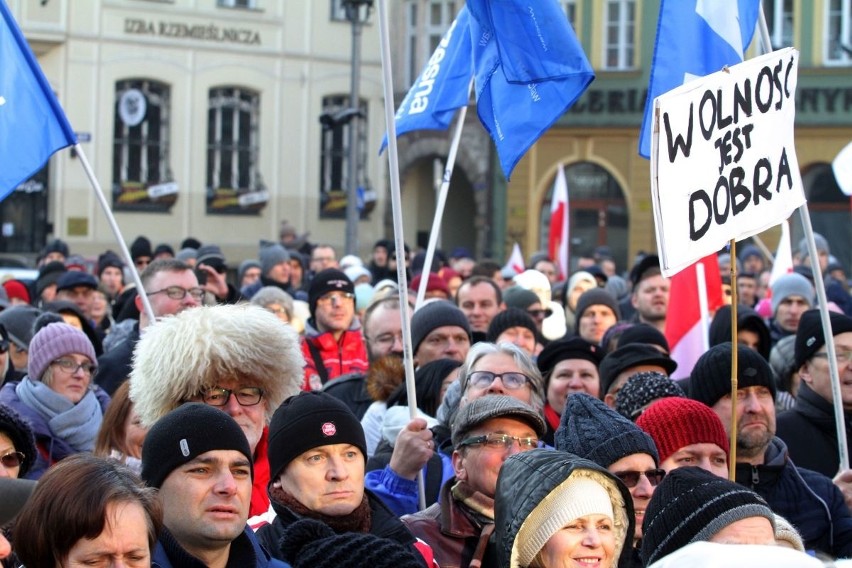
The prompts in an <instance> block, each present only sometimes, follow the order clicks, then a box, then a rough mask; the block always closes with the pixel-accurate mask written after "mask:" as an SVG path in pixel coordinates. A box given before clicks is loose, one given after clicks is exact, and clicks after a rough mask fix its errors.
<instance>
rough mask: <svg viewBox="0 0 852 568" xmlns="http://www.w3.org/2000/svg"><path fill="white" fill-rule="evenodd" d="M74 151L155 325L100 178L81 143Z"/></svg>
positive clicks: (147, 314) (149, 316)
mask: <svg viewBox="0 0 852 568" xmlns="http://www.w3.org/2000/svg"><path fill="white" fill-rule="evenodd" d="M74 151H75V152H77V157H78V158H79V159H80V164H81V165H82V166H83V171H85V172H86V177H87V178H89V183H90V184H91V186H92V189H94V190H95V196H96V197H97V198H98V201H99V202H100V204H101V207H102V208H103V210H104V213H105V214H106V218H107V222H108V223H109V226H110V228H111V229H112V232H113V234H114V235H115V240H116V241H118V246H119V248H121V254H122V256H124V260H125V262H126V263H127V266H128V268H129V269H130V276H131V277H132V278H133V283H134V284H136V293H137V295H138V296H139V299H141V300H142V309H143V310H144V312H145V315H146V316H148V321H149V322H151V323H154V322H155V321H157V318H156V317H155V316H154V310H153V309H152V308H151V303H150V302H149V301H148V295H147V294H146V293H145V289H144V288H143V287H142V279H141V278H139V272H137V270H136V265H135V264H133V257H131V256H130V251H129V250H128V249H127V245H126V244H125V242H124V237H122V236H121V230H120V229H119V228H118V223H117V222H116V220H115V215H113V214H112V209H111V208H110V206H109V203H107V200H106V196H105V195H104V191H103V189H101V184H100V183H98V178H97V177H95V172H94V171H93V170H92V166H91V165H90V164H89V160H88V158H86V153H85V152H84V151H83V147H82V146H80V144H79V143H77V144H74Z"/></svg>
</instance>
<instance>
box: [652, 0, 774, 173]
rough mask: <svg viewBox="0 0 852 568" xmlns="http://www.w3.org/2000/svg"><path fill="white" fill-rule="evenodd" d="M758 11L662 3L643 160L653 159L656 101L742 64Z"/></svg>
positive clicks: (688, 0)
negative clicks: (696, 78) (671, 91)
mask: <svg viewBox="0 0 852 568" xmlns="http://www.w3.org/2000/svg"><path fill="white" fill-rule="evenodd" d="M759 10H760V0H712V1H711V0H662V2H661V4H660V18H659V20H658V21H657V40H656V44H655V46H654V58H653V61H652V63H651V79H650V82H649V85H648V98H647V100H646V101H645V116H644V118H643V120H642V130H641V132H640V134H639V155H640V156H642V157H643V158H650V156H651V129H652V128H653V124H654V123H653V112H654V99H655V98H656V97H658V96H660V95H662V94H664V93H666V92H668V91H670V90H672V89H674V88H675V87H679V86H680V85H683V84H684V83H686V82H687V81H689V80H690V79H691V78H693V77H703V76H705V75H709V74H711V73H715V72H716V71H720V70H721V69H722V68H723V67H724V66H725V65H736V64H737V63H741V62H742V60H743V54H744V53H745V51H746V49H747V48H748V45H749V43H751V39H752V37H753V36H754V27H755V24H756V23H757V16H758V14H759Z"/></svg>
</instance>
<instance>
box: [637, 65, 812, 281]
mask: <svg viewBox="0 0 852 568" xmlns="http://www.w3.org/2000/svg"><path fill="white" fill-rule="evenodd" d="M798 65H799V52H798V51H796V50H795V49H793V48H786V49H781V50H778V51H775V52H773V53H768V54H766V55H762V56H760V57H756V58H754V59H749V60H747V61H744V62H743V63H741V64H739V65H735V66H733V67H730V68H727V69H725V70H723V71H719V72H718V73H713V74H712V75H708V76H706V77H702V78H699V79H696V80H694V81H692V82H690V83H687V84H685V85H683V86H681V87H678V88H676V89H673V90H671V91H669V92H668V93H666V94H664V95H662V96H660V97H657V98H656V99H655V100H654V108H655V113H654V132H653V138H652V147H651V152H652V154H651V197H652V200H653V204H654V221H655V230H656V233H657V249H658V251H659V253H660V265H661V268H662V272H663V274H664V275H665V276H671V275H673V274H675V273H677V272H678V271H680V270H681V269H683V268H685V267H687V266H688V265H690V264H692V263H693V262H695V261H696V260H698V259H700V258H703V257H705V256H707V255H708V254H711V253H713V252H716V251H718V250H719V249H721V248H722V247H723V246H725V244H726V243H727V242H728V241H730V240H731V239H735V240H741V239H744V238H746V237H749V236H751V235H754V234H757V233H760V232H761V231H764V230H766V229H768V228H769V227H772V226H774V225H777V224H779V223H780V222H781V221H783V220H785V219H787V218H788V217H789V216H790V214H791V213H792V212H793V211H794V210H795V209H796V208H797V207H799V206H801V205H802V204H803V203H804V202H805V193H804V190H803V189H802V179H801V175H800V172H799V163H798V160H797V159H796V148H795V145H794V137H793V130H794V128H793V127H794V121H795V114H796V112H795V111H796V108H795V97H796V80H797V77H798Z"/></svg>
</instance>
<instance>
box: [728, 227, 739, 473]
mask: <svg viewBox="0 0 852 568" xmlns="http://www.w3.org/2000/svg"><path fill="white" fill-rule="evenodd" d="M737 345H738V341H737V241H736V239H731V436H730V438H731V439H730V446H731V448H730V452H729V453H730V459H729V460H728V479H730V480H731V481H736V480H737V390H739V384H738V379H737V375H738V373H737V371H738V369H737V368H738V366H739V353H737Z"/></svg>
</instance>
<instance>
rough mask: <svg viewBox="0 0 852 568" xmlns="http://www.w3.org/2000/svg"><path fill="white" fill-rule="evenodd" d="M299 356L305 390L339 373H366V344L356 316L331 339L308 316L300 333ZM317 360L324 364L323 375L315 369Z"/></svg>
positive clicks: (315, 386)
mask: <svg viewBox="0 0 852 568" xmlns="http://www.w3.org/2000/svg"><path fill="white" fill-rule="evenodd" d="M302 356H303V357H304V358H305V382H304V384H303V385H302V389H303V390H306V391H310V390H319V389H321V388H322V386H323V384H325V383H326V382H328V381H331V380H333V379H336V378H337V377H341V376H343V375H348V374H350V373H366V372H367V369H368V368H369V363H368V362H367V347H366V345H365V343H364V337H363V336H362V335H361V325H360V324H359V323H358V319H357V318H356V319H354V320H353V322H352V325H351V326H350V327H349V329H347V330H346V331H344V332H343V334H342V335H341V336H340V339H339V340H336V339H334V335H333V334H332V333H331V332H330V331H326V332H320V331H318V330H317V329H316V327H315V326H314V322H313V319H310V320H308V322H307V323H306V324H305V335H304V337H302ZM320 363H321V364H322V366H323V367H324V371H325V373H324V374H325V377H323V376H322V375H323V373H322V372H321V371H320V370H319V364H320Z"/></svg>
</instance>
